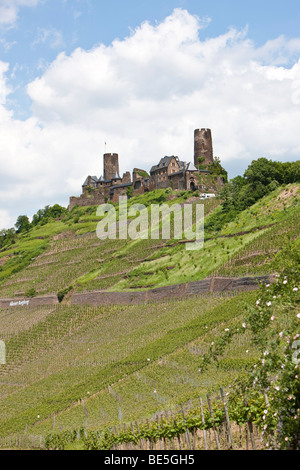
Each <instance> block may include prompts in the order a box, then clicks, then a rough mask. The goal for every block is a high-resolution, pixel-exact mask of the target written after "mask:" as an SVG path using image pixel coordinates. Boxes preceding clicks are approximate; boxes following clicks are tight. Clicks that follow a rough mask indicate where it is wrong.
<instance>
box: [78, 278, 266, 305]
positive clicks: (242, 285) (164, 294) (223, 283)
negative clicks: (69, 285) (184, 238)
mask: <svg viewBox="0 0 300 470" xmlns="http://www.w3.org/2000/svg"><path fill="white" fill-rule="evenodd" d="M260 282H262V283H265V284H266V283H268V282H272V279H271V278H270V277H269V276H256V277H244V278H240V279H238V278H210V279H204V280H203V281H194V282H190V283H187V284H178V285H174V286H166V287H158V288H156V289H150V290H147V291H139V292H106V291H93V292H84V293H76V294H73V295H72V297H71V303H72V304H75V305H84V304H89V305H109V304H117V305H129V304H140V303H146V302H159V301H161V300H167V299H175V298H188V297H193V296H197V295H201V294H205V293H208V292H228V291H231V292H232V291H236V292H239V291H251V290H255V289H258V287H259V286H258V284H259V283H260Z"/></svg>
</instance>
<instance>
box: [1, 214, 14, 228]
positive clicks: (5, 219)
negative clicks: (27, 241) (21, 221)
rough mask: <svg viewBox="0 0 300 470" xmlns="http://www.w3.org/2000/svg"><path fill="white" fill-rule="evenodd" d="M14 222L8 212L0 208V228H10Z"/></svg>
mask: <svg viewBox="0 0 300 470" xmlns="http://www.w3.org/2000/svg"><path fill="white" fill-rule="evenodd" d="M14 224H15V219H13V218H12V217H11V216H10V214H9V212H8V211H7V210H5V209H0V227H1V228H0V230H2V229H3V228H11V227H13V226H14Z"/></svg>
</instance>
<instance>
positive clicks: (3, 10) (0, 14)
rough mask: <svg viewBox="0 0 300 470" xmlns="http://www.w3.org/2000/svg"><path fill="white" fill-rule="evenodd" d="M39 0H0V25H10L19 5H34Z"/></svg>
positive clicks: (15, 19) (14, 19) (16, 16)
mask: <svg viewBox="0 0 300 470" xmlns="http://www.w3.org/2000/svg"><path fill="white" fill-rule="evenodd" d="M39 2H40V0H0V27H1V26H2V27H3V26H5V27H12V26H14V24H15V22H16V21H17V18H18V13H19V9H20V7H35V6H36V5H37V4H38V3H39Z"/></svg>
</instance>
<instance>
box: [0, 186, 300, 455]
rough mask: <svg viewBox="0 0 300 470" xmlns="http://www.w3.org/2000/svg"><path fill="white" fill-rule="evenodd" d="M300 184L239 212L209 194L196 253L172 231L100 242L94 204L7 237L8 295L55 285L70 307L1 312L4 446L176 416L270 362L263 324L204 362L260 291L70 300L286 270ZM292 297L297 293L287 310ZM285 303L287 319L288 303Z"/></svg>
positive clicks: (46, 290) (175, 198) (3, 292)
mask: <svg viewBox="0 0 300 470" xmlns="http://www.w3.org/2000/svg"><path fill="white" fill-rule="evenodd" d="M299 189H300V188H299V184H297V183H292V184H288V185H282V186H277V187H276V189H275V190H274V191H271V192H268V194H266V195H265V196H264V197H261V198H258V199H257V201H256V202H254V204H252V205H250V206H248V207H246V208H244V209H242V210H241V209H240V210H235V211H232V212H226V210H225V209H224V207H225V206H224V202H223V201H224V197H222V198H214V199H210V200H205V201H201V202H203V204H204V206H205V243H204V247H203V248H202V249H201V250H198V251H187V250H186V249H185V245H184V244H183V243H182V242H181V241H180V240H175V239H171V240H141V239H139V240H132V241H131V240H129V241H127V240H99V239H98V238H97V236H96V233H95V231H96V226H97V223H98V221H99V217H97V216H96V208H95V207H88V208H78V207H76V208H74V209H73V210H72V211H71V212H67V211H63V212H62V213H61V214H60V215H59V217H56V218H55V217H48V218H47V220H43V219H41V220H40V221H38V222H37V223H36V224H35V225H34V226H31V227H30V228H29V229H27V230H25V231H24V232H20V233H19V234H16V235H15V237H14V240H13V242H12V243H11V242H10V243H6V244H4V243H3V245H2V248H1V250H0V298H6V297H20V298H24V296H25V297H26V296H34V295H43V294H56V295H59V299H60V300H61V301H62V302H61V303H60V304H59V305H55V306H41V307H26V306H25V307H16V308H13V309H11V308H2V309H0V325H1V327H0V340H2V341H4V342H5V346H6V351H7V357H6V365H1V366H0V406H1V416H0V445H1V442H2V441H1V438H4V437H7V436H20V435H22V436H24V433H25V434H30V435H34V436H38V437H39V439H40V444H41V446H43V445H44V440H45V438H46V436H48V435H49V434H53V433H58V434H62V433H63V432H64V431H73V430H77V431H78V430H79V429H84V430H85V432H91V431H97V430H99V429H101V428H106V427H107V426H117V425H119V424H120V423H125V422H127V423H129V422H132V421H138V422H141V421H142V420H145V419H151V418H152V417H153V416H156V414H157V413H159V412H161V411H163V410H169V411H170V410H171V411H172V410H173V411H174V412H175V411H176V410H178V407H179V406H180V404H187V403H188V404H189V407H191V408H193V407H197V406H199V398H200V397H205V396H206V394H207V393H208V392H214V391H217V390H218V389H219V387H221V386H222V387H225V388H226V387H229V386H231V385H232V384H233V383H234V382H235V380H236V379H237V378H238V377H242V376H243V375H244V374H248V373H249V371H250V369H253V367H254V365H256V364H257V363H258V361H259V360H260V357H261V350H260V343H259V342H257V343H256V344H255V343H253V337H254V336H253V334H254V333H253V332H254V329H252V330H251V331H250V330H249V331H247V332H246V333H244V334H243V335H236V336H233V337H232V341H231V343H229V342H228V344H227V343H226V346H224V347H222V348H221V346H220V348H221V349H222V351H221V349H220V350H218V353H217V357H218V359H219V360H218V361H216V360H213V361H211V362H210V364H209V365H208V367H207V368H204V369H203V370H201V369H200V364H201V362H202V360H203V357H205V356H206V354H210V352H211V345H212V344H214V343H216V340H217V339H218V338H222V337H223V335H224V331H226V332H227V331H233V330H234V329H235V328H238V329H242V326H241V325H242V324H243V322H244V319H245V312H246V311H247V309H248V308H250V309H251V308H252V307H251V306H255V302H256V300H257V298H258V295H263V294H259V293H257V292H248V293H239V294H237V293H230V294H229V293H227V294H226V293H223V294H218V295H217V294H207V295H203V296H201V297H197V298H191V299H187V300H174V299H169V301H167V302H160V303H151V304H146V305H137V306H134V305H131V306H106V307H104V306H99V307H91V306H87V305H86V306H75V305H71V304H70V302H69V300H70V296H71V294H72V293H74V292H81V291H91V290H99V289H101V290H108V291H129V290H130V291H133V290H141V289H142V290H144V289H147V288H150V287H159V286H165V285H172V284H178V283H183V282H189V281H195V280H201V279H204V278H206V277H208V276H237V277H239V276H244V275H257V274H271V273H275V272H277V271H279V270H280V268H279V265H280V263H279V264H278V260H281V263H282V259H285V256H286V260H288V255H286V254H285V253H286V250H287V249H290V248H291V249H292V250H294V252H293V253H299V238H298V237H299V220H300V217H299V215H300V214H299V210H300V209H299V207H300V205H299ZM196 202H199V199H198V194H197V193H190V192H182V193H175V192H173V191H171V190H170V189H169V190H158V191H154V192H151V193H147V194H145V195H143V196H137V197H135V198H132V199H130V201H129V204H130V205H132V204H144V205H146V206H147V207H148V210H149V208H150V205H151V204H153V203H166V204H168V205H172V204H185V203H192V204H194V203H196ZM116 210H117V211H118V206H116ZM228 214H229V215H228ZM291 259H294V260H295V259H296V258H295V255H292V256H291ZM286 264H288V261H286ZM293 269H294V268H293ZM293 272H294V271H293ZM295 279H296V278H295ZM293 282H294V281H293ZM295 282H296V280H295ZM297 282H298V281H297ZM296 285H297V284H295V286H296ZM295 286H294V285H293V287H294V290H295ZM290 290H291V289H290ZM289 292H290V291H289ZM293 292H294V291H293ZM293 292H292V290H291V292H290V293H291V295H292V294H293V295H294V294H295V295H296V294H297V292H296V291H295V292H294V293H293ZM275 297H276V295H275ZM291 299H292V300H291ZM293 302H294V303H293ZM295 302H296V300H295V299H294V297H289V300H288V305H289V308H290V309H292V310H293V309H294V310H295V309H296V303H295ZM280 305H281V304H280ZM246 306H248V307H246ZM272 308H273V307H272ZM276 308H277V309H278V310H276V312H278V313H277V314H278V316H280V315H281V313H280V312H285V310H284V309H283V306H281V307H280V306H278V307H276ZM297 308H298V307H297ZM294 310H293V311H294ZM296 311H298V310H296ZM262 312H263V311H262ZM279 313H280V315H279ZM284 315H285V313H284ZM268 321H269V320H268ZM280 321H281V320H280ZM284 321H285V324H286V320H284ZM250 323H251V322H250ZM265 326H266V325H264V326H263V327H265ZM293 328H294V326H293ZM226 334H227V333H226ZM220 344H221V343H220ZM70 445H71V444H70ZM77 445H78V446H79V448H80V446H82V442H81V441H80V439H79V441H78V444H77ZM71 447H72V445H71Z"/></svg>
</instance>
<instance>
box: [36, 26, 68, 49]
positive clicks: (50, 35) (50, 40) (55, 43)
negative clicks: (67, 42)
mask: <svg viewBox="0 0 300 470" xmlns="http://www.w3.org/2000/svg"><path fill="white" fill-rule="evenodd" d="M46 43H47V44H49V46H50V47H51V48H52V49H58V48H61V47H63V46H64V41H63V34H62V32H61V31H58V30H57V29H55V28H51V29H43V28H39V29H38V34H37V38H36V39H35V40H34V41H33V44H32V46H35V45H37V44H46Z"/></svg>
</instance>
